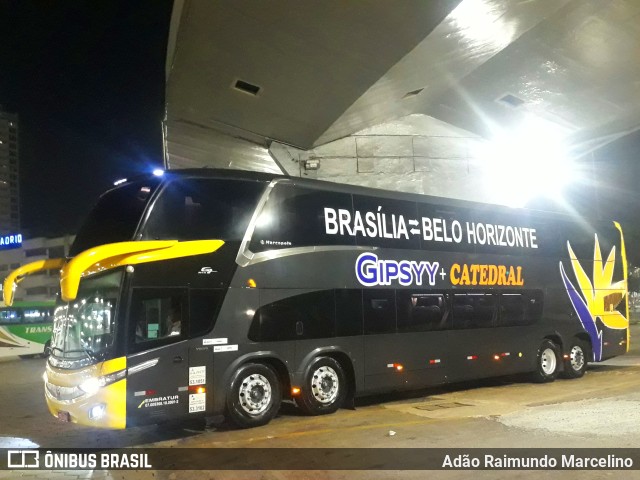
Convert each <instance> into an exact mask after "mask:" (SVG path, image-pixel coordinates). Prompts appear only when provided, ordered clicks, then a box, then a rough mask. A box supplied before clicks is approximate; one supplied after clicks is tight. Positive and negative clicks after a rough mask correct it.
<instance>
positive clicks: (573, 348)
mask: <svg viewBox="0 0 640 480" xmlns="http://www.w3.org/2000/svg"><path fill="white" fill-rule="evenodd" d="M568 355H569V358H566V359H564V371H563V372H562V374H561V376H562V378H580V377H582V376H583V375H584V372H585V371H586V370H587V358H588V355H589V349H588V347H587V346H586V345H585V343H584V342H583V341H581V340H578V339H577V338H576V339H574V340H573V341H572V342H571V344H570V346H569V351H568Z"/></svg>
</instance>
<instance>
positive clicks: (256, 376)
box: [227, 363, 282, 428]
mask: <svg viewBox="0 0 640 480" xmlns="http://www.w3.org/2000/svg"><path fill="white" fill-rule="evenodd" d="M281 400H282V390H281V387H280V382H279V380H278V375H277V374H276V372H274V371H273V369H272V368H271V367H269V366H268V365H263V364H260V363H249V364H247V365H243V366H242V367H240V368H239V369H238V370H237V371H236V373H235V374H234V375H233V378H232V380H231V388H230V389H229V392H228V394H227V417H228V419H229V420H231V421H232V422H233V423H234V424H236V425H237V426H239V427H241V428H250V427H258V426H260V425H266V424H267V423H269V422H270V421H271V419H272V418H273V417H275V416H276V414H277V413H278V410H279V409H280V402H281Z"/></svg>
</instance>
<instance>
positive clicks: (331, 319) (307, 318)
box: [249, 290, 335, 341]
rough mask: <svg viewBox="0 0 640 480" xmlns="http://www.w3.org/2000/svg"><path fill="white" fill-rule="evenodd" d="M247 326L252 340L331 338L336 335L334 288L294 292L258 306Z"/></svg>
mask: <svg viewBox="0 0 640 480" xmlns="http://www.w3.org/2000/svg"><path fill="white" fill-rule="evenodd" d="M256 317H257V318H255V317H254V321H253V324H252V325H251V327H250V331H249V335H250V337H249V338H251V339H252V340H253V339H254V338H260V339H261V340H262V341H276V340H293V339H295V338H298V339H309V338H330V337H333V336H334V335H335V299H334V292H333V290H319V291H317V292H310V293H303V294H301V295H294V296H291V297H288V298H284V299H282V300H278V301H277V302H273V303H270V304H268V305H264V306H262V307H260V308H259V309H258V312H257V313H256Z"/></svg>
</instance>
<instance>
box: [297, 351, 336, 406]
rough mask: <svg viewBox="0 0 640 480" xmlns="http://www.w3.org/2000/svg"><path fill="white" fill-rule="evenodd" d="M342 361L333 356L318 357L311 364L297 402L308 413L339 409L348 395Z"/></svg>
mask: <svg viewBox="0 0 640 480" xmlns="http://www.w3.org/2000/svg"><path fill="white" fill-rule="evenodd" d="M346 378H347V377H346V375H345V373H344V369H343V368H342V366H341V365H340V363H339V362H338V361H337V360H335V359H333V358H331V357H316V358H315V359H313V361H312V362H311V363H310V364H309V366H308V367H307V369H306V372H305V375H304V383H303V387H302V392H301V393H300V397H298V398H297V399H296V404H297V405H298V407H300V409H301V410H302V411H303V412H305V413H306V414H308V415H325V414H328V413H334V412H335V411H336V410H338V409H339V408H340V407H341V406H342V404H343V403H344V400H345V398H346V396H347V380H346Z"/></svg>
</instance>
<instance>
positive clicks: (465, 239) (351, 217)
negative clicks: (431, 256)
mask: <svg viewBox="0 0 640 480" xmlns="http://www.w3.org/2000/svg"><path fill="white" fill-rule="evenodd" d="M389 219H390V220H391V221H390V222H389ZM324 226H325V232H326V233H327V234H328V235H348V236H351V237H358V236H360V237H367V238H390V239H400V240H402V239H405V240H409V239H411V238H416V237H420V238H422V240H424V241H429V242H444V243H466V244H469V245H495V246H500V247H511V248H538V243H537V242H538V239H537V236H536V229H535V228H529V227H517V226H512V225H499V224H492V223H482V222H460V221H458V220H452V221H449V220H447V219H444V218H437V217H433V218H432V217H420V218H419V219H415V218H409V219H405V217H404V216H403V215H396V214H394V213H392V214H389V215H388V214H386V213H383V212H382V207H378V211H376V212H371V211H367V212H364V213H363V212H360V211H359V210H356V211H355V212H353V214H352V213H351V211H350V210H346V209H342V208H339V209H335V208H329V207H325V209H324Z"/></svg>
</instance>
